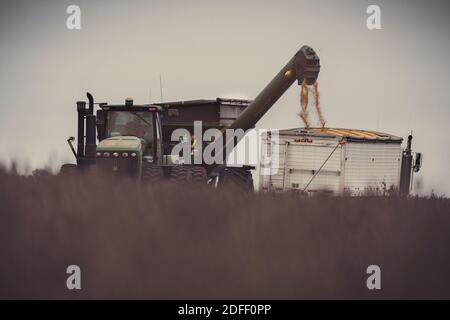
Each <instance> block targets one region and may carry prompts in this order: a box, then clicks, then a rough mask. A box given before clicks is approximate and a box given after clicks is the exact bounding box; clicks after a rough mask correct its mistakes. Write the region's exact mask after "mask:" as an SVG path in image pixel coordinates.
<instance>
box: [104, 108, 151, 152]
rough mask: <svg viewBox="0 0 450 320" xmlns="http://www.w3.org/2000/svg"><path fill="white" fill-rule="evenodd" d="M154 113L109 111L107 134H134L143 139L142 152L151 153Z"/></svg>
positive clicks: (111, 135) (114, 135)
mask: <svg viewBox="0 0 450 320" xmlns="http://www.w3.org/2000/svg"><path fill="white" fill-rule="evenodd" d="M154 132H155V127H154V113H153V112H129V111H110V112H108V119H107V136H108V137H116V136H135V137H138V138H141V139H143V140H144V141H145V148H144V153H145V154H148V155H151V154H152V153H153V144H154Z"/></svg>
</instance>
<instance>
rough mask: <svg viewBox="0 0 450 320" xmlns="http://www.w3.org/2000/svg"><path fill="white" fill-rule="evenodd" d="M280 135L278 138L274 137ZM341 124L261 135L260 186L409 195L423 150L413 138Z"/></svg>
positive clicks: (304, 190) (316, 190) (270, 189)
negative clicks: (414, 148)
mask: <svg viewBox="0 0 450 320" xmlns="http://www.w3.org/2000/svg"><path fill="white" fill-rule="evenodd" d="M273 135H276V137H277V138H276V139H273V138H272V136H273ZM402 141H403V138H401V137H398V136H395V135H392V134H387V133H383V132H378V131H370V130H355V129H342V128H294V129H288V130H279V131H278V130H277V131H269V132H267V133H264V134H263V137H262V148H261V155H260V167H259V189H260V190H262V191H289V192H299V193H302V194H314V193H316V192H324V191H326V192H330V193H333V194H346V195H392V194H398V193H400V194H403V195H408V194H409V193H410V190H411V182H412V175H413V172H418V171H419V170H420V168H421V166H422V158H423V157H422V153H420V152H417V153H414V152H412V150H411V144H412V136H409V137H408V140H407V144H406V148H405V149H404V150H402V146H401V145H402Z"/></svg>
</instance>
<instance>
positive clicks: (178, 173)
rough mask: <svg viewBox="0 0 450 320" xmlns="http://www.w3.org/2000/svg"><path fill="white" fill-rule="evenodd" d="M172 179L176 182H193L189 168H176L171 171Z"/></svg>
mask: <svg viewBox="0 0 450 320" xmlns="http://www.w3.org/2000/svg"><path fill="white" fill-rule="evenodd" d="M170 179H171V180H172V181H174V182H178V183H179V182H183V183H186V182H189V181H191V170H190V167H189V166H182V165H180V166H174V167H172V170H171V171H170Z"/></svg>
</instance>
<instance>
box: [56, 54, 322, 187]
mask: <svg viewBox="0 0 450 320" xmlns="http://www.w3.org/2000/svg"><path fill="white" fill-rule="evenodd" d="M319 71H320V60H319V57H318V56H317V55H316V53H315V51H314V50H313V49H312V48H311V47H308V46H303V47H302V48H301V49H300V50H299V51H298V52H297V53H296V54H295V56H294V57H293V58H292V59H291V60H290V61H289V62H288V63H287V65H286V66H284V67H283V68H282V69H281V70H280V72H279V73H278V74H277V75H276V76H275V78H274V79H273V80H272V81H271V82H270V83H269V84H268V85H267V86H266V87H265V88H264V89H263V90H262V91H261V93H260V94H259V95H258V96H257V97H256V98H255V100H254V101H247V100H236V99H220V98H218V99H216V100H194V101H178V102H169V103H156V104H145V105H135V104H134V102H133V100H132V99H130V98H127V99H126V101H125V104H107V103H99V104H97V103H95V102H94V98H93V96H92V95H91V94H89V93H88V94H87V98H88V102H85V101H79V102H77V112H78V135H77V148H76V150H75V147H74V146H73V142H74V141H75V138H74V137H71V138H69V139H68V140H67V141H68V143H69V145H70V148H71V149H72V152H73V154H74V155H75V157H76V160H77V164H76V166H75V165H64V166H63V167H62V169H61V171H62V172H67V171H69V170H74V169H75V168H77V169H81V170H83V169H86V168H89V167H92V166H95V168H101V169H102V170H105V171H108V172H114V173H116V174H126V175H128V176H131V177H136V178H138V179H142V180H144V181H147V182H157V181H159V180H161V179H162V178H164V177H170V178H172V179H174V180H176V181H192V182H205V183H206V182H207V181H209V182H211V181H215V183H217V184H218V185H223V184H225V183H226V182H227V181H232V182H234V183H237V184H239V185H241V186H244V187H249V188H253V180H252V176H251V170H252V169H254V168H253V167H250V166H242V167H230V166H227V165H226V164H225V165H223V164H206V163H204V162H201V163H198V164H195V165H192V164H185V163H180V162H178V161H177V160H176V159H174V157H173V155H172V154H171V151H172V148H173V147H174V146H175V145H176V143H178V141H172V133H173V132H174V130H176V129H180V128H183V129H186V130H187V131H189V133H190V134H193V133H194V122H195V121H201V122H202V127H203V129H202V130H207V129H208V128H216V129H219V130H222V131H223V130H225V129H242V130H244V131H247V130H249V129H252V128H254V126H255V125H256V123H257V122H258V121H259V120H260V119H261V118H262V117H263V116H264V114H265V113H266V112H267V111H268V110H269V109H270V108H271V107H272V106H273V105H274V104H275V102H276V101H277V100H278V99H279V98H280V97H281V96H282V95H283V93H284V92H285V91H286V90H287V89H288V88H289V87H290V86H291V85H292V83H294V81H295V80H297V81H298V83H299V84H301V83H303V82H304V81H305V82H306V83H307V84H308V85H312V84H314V83H315V82H316V80H317V77H318V74H319ZM95 106H98V110H97V112H96V114H94V108H95ZM238 142H239V140H238V139H235V137H233V138H230V139H228V140H227V139H226V138H225V139H224V143H223V150H232V149H233V148H234V146H235V145H236V144H237V143H238ZM195 143H202V146H203V142H198V141H193V143H192V148H193V149H194V148H195ZM222 154H223V155H224V158H225V159H226V156H227V152H222Z"/></svg>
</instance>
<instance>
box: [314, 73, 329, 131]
mask: <svg viewBox="0 0 450 320" xmlns="http://www.w3.org/2000/svg"><path fill="white" fill-rule="evenodd" d="M312 92H313V96H314V105H315V106H316V112H317V116H318V117H319V121H320V125H321V126H322V128H325V124H326V120H325V118H324V117H323V114H322V109H321V108H320V93H319V83H318V82H317V81H316V82H314V85H313V90H312Z"/></svg>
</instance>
